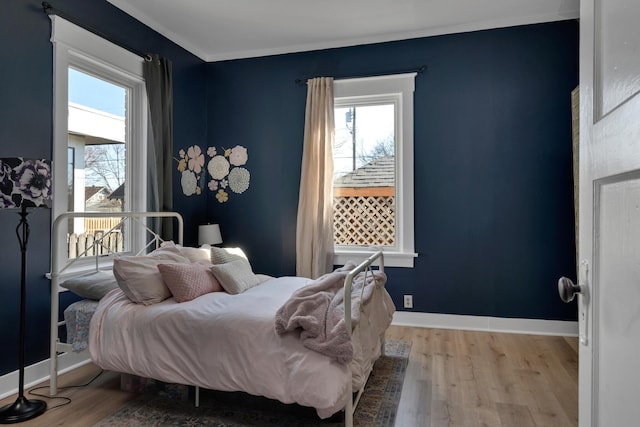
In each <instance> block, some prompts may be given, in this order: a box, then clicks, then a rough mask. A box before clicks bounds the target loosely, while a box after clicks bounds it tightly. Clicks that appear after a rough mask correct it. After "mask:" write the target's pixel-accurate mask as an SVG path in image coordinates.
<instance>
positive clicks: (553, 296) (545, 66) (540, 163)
mask: <svg viewBox="0 0 640 427" xmlns="http://www.w3.org/2000/svg"><path fill="white" fill-rule="evenodd" d="M423 64H424V65H427V67H428V69H427V71H426V72H425V73H423V74H420V75H418V77H417V78H416V91H415V242H416V251H417V252H418V253H419V257H418V258H417V259H416V262H415V268H413V269H407V268H389V269H388V276H389V285H388V289H389V291H390V293H391V295H392V297H393V299H394V301H395V302H396V305H397V306H398V307H401V301H402V295H403V294H413V296H414V307H415V308H414V311H420V312H430V313H452V314H467V315H483V316H500V317H518V318H533V319H557V320H575V319H576V308H575V306H574V305H566V304H563V303H562V302H561V301H560V299H559V298H558V295H557V290H556V283H557V279H558V277H559V276H561V275H568V276H573V275H574V274H575V267H574V265H575V246H574V230H573V195H572V191H573V183H572V169H571V165H572V154H571V109H570V105H571V102H570V92H571V90H573V89H574V88H575V87H576V85H577V83H578V23H577V22H576V21H564V22H557V23H548V24H540V25H528V26H522V27H514V28H506V29H496V30H489V31H480V32H473V33H465V34H456V35H445V36H439V37H429V38H422V39H414V40H406V41H400V42H393V43H383V44H375V45H367V46H357V47H350V48H341V49H331V50H324V51H314V52H305V53H299V54H289V55H279V56H273V57H264V58H254V59H246V60H236V61H226V62H219V63H211V64H208V65H207V67H208V73H207V77H208V96H207V99H208V108H207V114H208V126H209V131H208V143H209V145H215V146H218V147H219V146H223V147H227V148H228V147H233V146H235V145H236V144H241V145H244V146H246V147H247V148H248V150H249V162H248V163H247V169H249V170H250V172H251V186H250V188H249V190H248V191H247V192H246V193H244V194H242V195H235V194H232V195H231V197H230V200H229V202H227V203H224V204H220V203H218V202H217V201H216V199H215V198H214V197H213V193H211V192H208V191H207V193H208V196H207V197H208V200H207V210H208V212H209V214H208V215H209V217H208V218H207V219H208V220H210V221H212V222H214V221H215V222H219V223H220V224H221V227H222V231H223V234H224V237H225V243H226V244H239V245H242V246H243V247H244V248H245V249H246V250H247V252H248V253H249V256H250V259H251V260H252V263H253V265H254V268H255V270H257V271H261V272H265V273H269V274H272V275H292V274H294V273H295V218H296V211H297V200H298V187H299V182H300V159H301V157H302V139H303V129H304V109H305V99H306V86H305V85H300V84H296V83H295V82H294V81H295V79H297V78H306V77H314V76H321V75H322V76H334V77H341V76H358V75H368V74H375V73H380V72H389V71H394V70H404V69H409V68H413V67H416V66H420V65H423Z"/></svg>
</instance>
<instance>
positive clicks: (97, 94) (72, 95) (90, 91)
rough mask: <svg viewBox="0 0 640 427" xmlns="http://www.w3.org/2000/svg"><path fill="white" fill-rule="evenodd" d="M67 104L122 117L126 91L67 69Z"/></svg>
mask: <svg viewBox="0 0 640 427" xmlns="http://www.w3.org/2000/svg"><path fill="white" fill-rule="evenodd" d="M69 102H73V103H76V104H81V105H85V106H87V107H91V108H95V109H96V110H101V111H106V112H107V113H111V114H115V115H117V116H122V117H124V113H125V106H126V90H125V89H124V88H123V87H120V86H116V85H114V84H112V83H108V82H105V81H104V80H100V79H98V78H95V77H93V76H90V75H88V74H85V73H82V72H80V71H77V70H74V69H73V68H69Z"/></svg>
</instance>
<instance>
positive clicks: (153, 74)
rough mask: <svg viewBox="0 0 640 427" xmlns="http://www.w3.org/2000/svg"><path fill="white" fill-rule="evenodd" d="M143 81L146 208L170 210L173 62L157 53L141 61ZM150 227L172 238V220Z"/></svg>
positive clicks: (152, 224) (162, 235)
mask: <svg viewBox="0 0 640 427" xmlns="http://www.w3.org/2000/svg"><path fill="white" fill-rule="evenodd" d="M143 73H144V74H143V75H144V81H145V85H146V89H147V98H148V101H149V120H148V132H147V133H148V140H147V161H148V168H147V171H148V173H147V209H148V210H149V211H151V212H155V211H161V212H169V211H172V210H173V187H172V173H171V172H172V170H173V168H172V160H173V159H172V155H173V86H172V64H171V61H169V60H168V59H166V58H162V57H160V56H159V55H157V54H152V55H149V57H148V58H146V59H145V61H144V69H143ZM150 227H151V228H152V229H153V230H154V231H155V232H156V233H158V234H159V235H160V236H161V237H162V238H163V239H165V240H171V239H173V221H172V219H171V218H162V219H161V220H158V219H156V220H155V221H152V222H151V224H150Z"/></svg>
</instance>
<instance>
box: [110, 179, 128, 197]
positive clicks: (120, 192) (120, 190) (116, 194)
mask: <svg viewBox="0 0 640 427" xmlns="http://www.w3.org/2000/svg"><path fill="white" fill-rule="evenodd" d="M109 199H110V200H114V199H124V182H123V183H122V184H120V186H119V187H118V188H116V189H115V190H113V193H111V195H110V196H109Z"/></svg>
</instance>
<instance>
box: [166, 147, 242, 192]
mask: <svg viewBox="0 0 640 427" xmlns="http://www.w3.org/2000/svg"><path fill="white" fill-rule="evenodd" d="M179 155H180V158H179V159H176V160H177V161H178V171H180V172H181V173H182V177H181V180H180V183H181V184H182V192H183V193H184V194H185V195H186V196H191V195H194V194H195V195H200V194H202V190H203V188H204V182H205V180H207V179H208V182H207V187H208V188H209V190H210V191H213V192H215V197H216V200H217V201H218V202H220V203H225V202H227V201H228V200H229V193H228V192H227V189H229V190H230V191H231V192H233V193H236V194H242V193H244V192H245V191H246V190H247V189H248V188H249V182H250V180H251V174H250V173H249V171H248V170H247V168H246V167H244V166H245V165H246V163H247V161H248V160H249V155H248V153H247V149H246V147H243V146H242V145H236V146H235V147H233V148H227V149H225V148H223V149H222V153H221V154H218V151H217V150H216V147H209V148H208V149H207V153H206V157H208V158H209V160H208V161H205V155H204V154H203V153H202V150H201V149H200V147H199V146H198V145H192V146H191V147H189V148H188V149H187V151H184V150H183V149H180V151H179ZM205 164H206V166H205ZM207 172H208V174H209V175H208V177H207V176H206V174H207Z"/></svg>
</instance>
